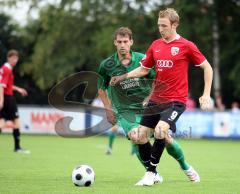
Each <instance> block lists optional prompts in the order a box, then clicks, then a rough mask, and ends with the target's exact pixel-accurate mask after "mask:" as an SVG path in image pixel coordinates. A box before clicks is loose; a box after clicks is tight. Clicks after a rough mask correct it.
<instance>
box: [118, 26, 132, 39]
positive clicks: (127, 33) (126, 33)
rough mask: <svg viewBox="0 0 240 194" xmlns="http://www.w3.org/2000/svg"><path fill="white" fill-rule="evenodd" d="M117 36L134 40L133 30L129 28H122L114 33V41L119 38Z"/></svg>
mask: <svg viewBox="0 0 240 194" xmlns="http://www.w3.org/2000/svg"><path fill="white" fill-rule="evenodd" d="M117 35H120V36H128V37H129V39H130V40H131V39H132V30H130V29H129V28H128V27H120V28H118V29H117V30H116V31H115V33H114V39H116V38H117Z"/></svg>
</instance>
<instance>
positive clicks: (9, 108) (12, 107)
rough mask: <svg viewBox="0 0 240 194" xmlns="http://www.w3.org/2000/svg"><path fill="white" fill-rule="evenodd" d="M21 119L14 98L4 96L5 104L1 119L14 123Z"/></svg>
mask: <svg viewBox="0 0 240 194" xmlns="http://www.w3.org/2000/svg"><path fill="white" fill-rule="evenodd" d="M18 117H19V114H18V109H17V104H16V100H15V98H14V96H9V95H4V104H3V108H2V110H0V118H1V119H2V118H4V119H5V120H9V121H13V120H15V119H17V118H18Z"/></svg>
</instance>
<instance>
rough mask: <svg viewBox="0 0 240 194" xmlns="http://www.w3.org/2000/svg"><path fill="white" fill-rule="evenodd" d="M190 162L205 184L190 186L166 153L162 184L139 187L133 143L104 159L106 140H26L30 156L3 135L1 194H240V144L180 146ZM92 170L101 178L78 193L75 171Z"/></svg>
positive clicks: (122, 142) (119, 142)
mask: <svg viewBox="0 0 240 194" xmlns="http://www.w3.org/2000/svg"><path fill="white" fill-rule="evenodd" d="M179 143H180V144H181V146H182V148H183V150H184V152H185V156H186V158H187V160H188V161H189V163H190V164H192V165H193V166H194V167H195V168H196V169H197V170H198V172H199V174H200V176H201V182H200V183H197V184H196V183H195V184H194V183H191V182H189V181H188V180H187V178H186V177H185V175H184V174H183V172H182V171H181V170H180V169H179V166H178V164H177V163H176V162H175V160H174V159H172V158H171V157H170V156H169V155H168V154H167V152H166V151H164V153H163V157H162V159H161V163H160V165H159V167H158V170H159V172H160V173H161V174H162V176H163V177H164V183H163V184H157V185H154V186H152V187H136V186H134V184H135V183H136V182H137V181H138V180H139V179H140V178H141V177H142V176H143V174H144V169H143V167H142V166H141V165H140V163H139V162H138V160H137V158H136V157H135V156H131V155H130V143H129V141H127V140H126V139H125V138H122V137H118V138H116V141H115V144H114V149H113V155H111V156H107V155H105V151H106V145H107V138H106V137H90V138H82V139H70V138H62V137H58V136H31V135H23V136H22V144H23V147H25V148H28V149H30V150H31V152H32V153H31V154H30V155H20V154H16V153H13V151H12V144H13V142H12V136H11V135H3V134H1V135H0V193H1V194H8V193H11V194H17V193H23V194H28V193H29V194H38V193H46V194H49V193H50V194H54V193H66V194H70V193H96V194H108V193H109V194H118V193H122V194H132V193H135V194H139V193H144V194H145V193H146V194H148V193H149V194H154V193H158V194H160V193H164V194H180V193H181V194H189V193H192V194H199V193H201V194H215V193H216V194H223V193H224V194H235V193H236V194H237V193H240V178H239V176H240V154H239V148H240V141H216V140H190V139H187V140H179ZM78 164H88V165H90V166H92V167H93V169H94V170H95V173H96V182H95V183H94V184H93V185H92V186H91V187H85V188H83V187H76V186H74V185H73V184H72V182H71V172H72V169H73V168H74V167H75V166H76V165H78Z"/></svg>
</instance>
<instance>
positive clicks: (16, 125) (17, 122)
mask: <svg viewBox="0 0 240 194" xmlns="http://www.w3.org/2000/svg"><path fill="white" fill-rule="evenodd" d="M13 124H14V128H13V138H14V151H15V152H16V153H20V154H30V151H29V150H25V149H23V148H21V146H20V136H21V133H20V120H19V118H16V119H14V121H13Z"/></svg>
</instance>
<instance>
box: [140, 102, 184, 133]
mask: <svg viewBox="0 0 240 194" xmlns="http://www.w3.org/2000/svg"><path fill="white" fill-rule="evenodd" d="M185 109H186V105H185V104H183V103H181V102H170V103H166V104H157V103H155V102H151V101H150V102H149V103H148V105H147V107H146V108H145V110H144V111H143V115H142V119H141V122H140V124H141V125H143V126H145V127H149V128H152V129H154V128H155V127H156V125H157V124H158V122H159V121H160V120H161V121H165V122H166V123H168V124H169V125H170V129H171V130H172V131H173V132H176V122H177V120H178V118H179V117H180V115H181V114H182V113H183V112H184V111H185Z"/></svg>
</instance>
